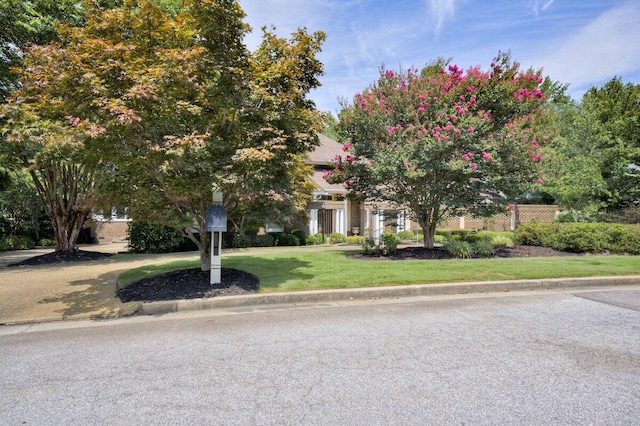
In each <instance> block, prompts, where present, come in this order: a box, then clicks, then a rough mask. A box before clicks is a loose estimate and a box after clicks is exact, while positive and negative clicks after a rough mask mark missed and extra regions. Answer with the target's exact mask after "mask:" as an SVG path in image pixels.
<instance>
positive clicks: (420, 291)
mask: <svg viewBox="0 0 640 426" xmlns="http://www.w3.org/2000/svg"><path fill="white" fill-rule="evenodd" d="M638 284H640V276H618V277H615V276H614V277H587V278H554V279H539V280H521V281H487V282H467V283H449V284H419V285H407V286H392V287H371V288H355V289H338V290H317V291H298V292H290V293H267V294H249V295H245V296H221V297H214V298H209V299H189V300H169V301H162V302H145V303H142V305H141V306H140V309H139V310H138V313H139V314H142V315H161V314H166V313H171V312H179V311H194V310H203V309H221V308H233V307H239V306H257V305H268V304H286V303H317V302H330V301H339V300H351V299H371V298H396V297H407V296H435V295H451V294H468V293H492V292H494V293H495V292H508V291H527V290H552V289H568V288H590V287H610V286H622V285H638Z"/></svg>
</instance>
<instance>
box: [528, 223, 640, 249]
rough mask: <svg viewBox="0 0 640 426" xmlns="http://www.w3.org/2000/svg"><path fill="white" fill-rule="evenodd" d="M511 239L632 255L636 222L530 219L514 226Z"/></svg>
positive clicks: (637, 241) (637, 245)
mask: <svg viewBox="0 0 640 426" xmlns="http://www.w3.org/2000/svg"><path fill="white" fill-rule="evenodd" d="M515 241H516V243H518V244H527V245H534V246H543V247H551V248H554V249H556V250H563V251H570V252H575V253H586V252H591V253H602V252H612V253H620V254H634V255H635V254H640V225H624V224H612V223H539V222H536V221H533V222H531V223H528V224H526V225H521V226H519V227H518V229H516V231H515Z"/></svg>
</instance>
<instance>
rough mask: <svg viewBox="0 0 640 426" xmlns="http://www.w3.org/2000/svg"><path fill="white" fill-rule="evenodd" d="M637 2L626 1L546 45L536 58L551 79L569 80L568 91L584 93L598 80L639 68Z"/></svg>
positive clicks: (639, 5)
mask: <svg viewBox="0 0 640 426" xmlns="http://www.w3.org/2000/svg"><path fill="white" fill-rule="evenodd" d="M638 17H640V2H638V1H635V0H630V1H626V2H624V3H621V4H619V5H618V6H616V7H614V8H612V9H610V10H608V11H607V12H605V13H603V14H601V15H600V16H599V17H598V18H596V19H595V20H593V21H592V22H590V23H589V24H588V25H586V26H584V27H583V28H581V29H580V30H579V31H578V32H577V33H574V34H573V35H571V36H569V37H568V38H566V39H563V40H559V41H556V42H553V43H551V44H550V45H549V46H547V53H546V54H545V55H543V57H542V58H541V59H540V60H538V61H536V62H537V63H539V64H542V65H543V66H544V69H545V73H547V74H549V75H550V76H551V77H552V78H553V79H554V80H558V81H561V82H563V83H570V91H571V92H572V93H578V92H584V91H585V90H586V89H588V88H589V87H590V86H592V85H593V84H595V83H597V82H600V81H602V80H606V79H610V78H613V77H614V76H616V75H618V76H623V77H624V74H625V73H637V72H638V70H639V69H640V44H639V43H638V40H640V25H638Z"/></svg>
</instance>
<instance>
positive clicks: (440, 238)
mask: <svg viewBox="0 0 640 426" xmlns="http://www.w3.org/2000/svg"><path fill="white" fill-rule="evenodd" d="M420 235H422V234H420ZM433 242H435V243H439V244H444V243H446V242H447V237H445V236H444V235H438V234H436V235H434V236H433Z"/></svg>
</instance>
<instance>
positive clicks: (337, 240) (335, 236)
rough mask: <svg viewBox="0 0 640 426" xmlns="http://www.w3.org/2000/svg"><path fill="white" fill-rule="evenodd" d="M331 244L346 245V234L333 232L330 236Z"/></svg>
mask: <svg viewBox="0 0 640 426" xmlns="http://www.w3.org/2000/svg"><path fill="white" fill-rule="evenodd" d="M329 242H330V243H331V244H342V243H346V242H347V236H346V235H344V234H341V233H339V232H332V233H331V235H329Z"/></svg>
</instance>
